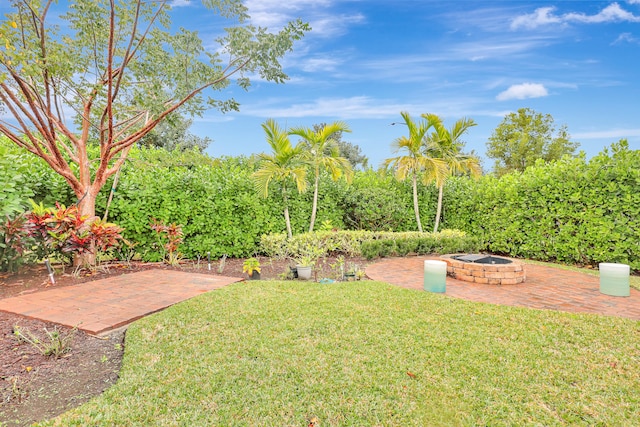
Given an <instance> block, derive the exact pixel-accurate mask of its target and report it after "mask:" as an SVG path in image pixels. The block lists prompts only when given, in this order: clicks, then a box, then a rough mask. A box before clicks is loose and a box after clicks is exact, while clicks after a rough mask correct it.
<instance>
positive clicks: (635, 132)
mask: <svg viewBox="0 0 640 427" xmlns="http://www.w3.org/2000/svg"><path fill="white" fill-rule="evenodd" d="M639 3H640V1H639ZM572 136H573V138H575V139H601V138H608V139H621V138H631V137H637V136H640V129H610V130H602V131H593V132H578V133H575V134H572Z"/></svg>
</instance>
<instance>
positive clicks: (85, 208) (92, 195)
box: [73, 184, 100, 267]
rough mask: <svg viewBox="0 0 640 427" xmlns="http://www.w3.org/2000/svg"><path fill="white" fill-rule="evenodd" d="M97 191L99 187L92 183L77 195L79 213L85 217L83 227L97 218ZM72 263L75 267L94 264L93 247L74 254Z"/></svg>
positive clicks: (89, 224) (86, 226)
mask: <svg viewBox="0 0 640 427" xmlns="http://www.w3.org/2000/svg"><path fill="white" fill-rule="evenodd" d="M96 187H97V189H96ZM99 192H100V187H98V186H97V185H95V184H94V185H90V186H89V187H87V188H86V190H85V192H84V194H82V195H80V196H79V197H78V210H79V211H80V215H82V216H86V217H87V219H86V221H85V222H84V225H83V227H85V228H86V229H88V228H89V227H90V226H91V224H92V223H93V222H94V221H95V220H97V219H99V218H98V217H97V216H96V198H97V197H98V193H99ZM73 264H74V265H75V266H76V267H79V266H92V265H95V264H96V250H95V248H94V247H91V248H90V249H89V252H86V253H84V254H82V255H80V254H78V255H76V256H75V257H74V259H73Z"/></svg>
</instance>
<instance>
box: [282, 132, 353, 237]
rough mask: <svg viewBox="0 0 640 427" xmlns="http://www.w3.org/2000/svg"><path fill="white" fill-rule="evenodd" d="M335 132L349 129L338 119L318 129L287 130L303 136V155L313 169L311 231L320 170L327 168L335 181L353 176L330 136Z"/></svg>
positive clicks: (349, 166) (347, 162)
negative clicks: (342, 177)
mask: <svg viewBox="0 0 640 427" xmlns="http://www.w3.org/2000/svg"><path fill="white" fill-rule="evenodd" d="M336 132H351V131H350V130H349V126H348V125H347V124H346V123H344V122H340V121H338V122H333V123H331V124H329V125H324V126H322V127H321V128H318V129H311V128H303V127H298V128H293V129H291V130H290V131H289V134H291V135H298V136H300V137H302V138H303V143H304V144H305V155H306V157H307V159H308V162H309V164H310V165H311V168H312V170H313V178H314V184H313V205H312V208H311V221H310V224H309V232H312V231H313V227H314V225H315V222H316V212H317V210H318V187H319V184H320V172H321V171H322V170H328V171H329V172H330V173H331V177H332V178H333V180H334V181H337V180H338V179H340V177H341V176H342V175H344V177H345V179H346V180H347V182H351V178H352V177H353V169H352V168H351V163H350V162H349V160H348V159H346V158H345V157H342V156H340V150H339V148H338V146H337V144H336V143H335V140H334V139H333V138H332V135H334V134H335V133H336Z"/></svg>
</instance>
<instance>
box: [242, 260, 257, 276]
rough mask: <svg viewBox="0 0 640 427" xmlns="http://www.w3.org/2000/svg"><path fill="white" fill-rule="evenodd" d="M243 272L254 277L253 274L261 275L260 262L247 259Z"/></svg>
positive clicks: (243, 265)
mask: <svg viewBox="0 0 640 427" xmlns="http://www.w3.org/2000/svg"><path fill="white" fill-rule="evenodd" d="M242 272H243V273H247V274H248V275H249V276H253V273H254V272H256V273H260V261H259V260H258V258H253V257H252V258H247V259H246V260H244V263H243V264H242Z"/></svg>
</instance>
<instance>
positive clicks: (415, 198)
mask: <svg viewBox="0 0 640 427" xmlns="http://www.w3.org/2000/svg"><path fill="white" fill-rule="evenodd" d="M413 211H414V212H415V213H416V222H417V223H418V231H419V232H421V233H422V223H421V222H420V208H419V207H418V176H417V175H416V174H415V173H414V174H413Z"/></svg>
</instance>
